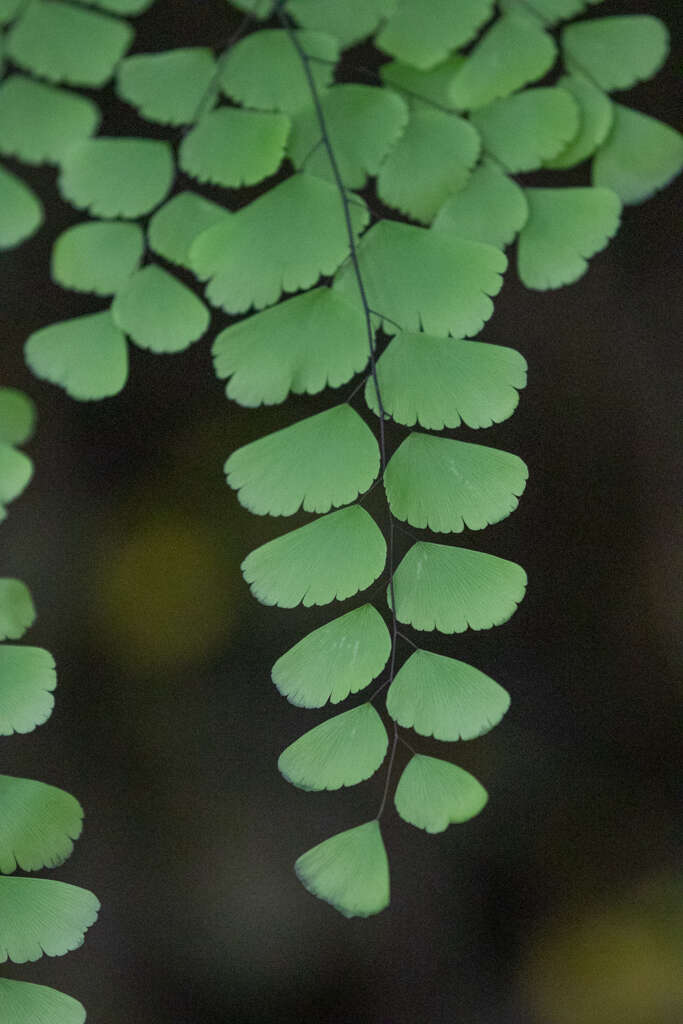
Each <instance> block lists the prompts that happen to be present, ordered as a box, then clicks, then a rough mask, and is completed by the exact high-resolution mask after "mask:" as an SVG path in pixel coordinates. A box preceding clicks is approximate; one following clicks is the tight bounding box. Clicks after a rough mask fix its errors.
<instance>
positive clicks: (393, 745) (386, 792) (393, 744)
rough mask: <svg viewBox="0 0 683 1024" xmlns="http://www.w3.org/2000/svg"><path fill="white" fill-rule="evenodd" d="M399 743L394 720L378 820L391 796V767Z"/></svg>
mask: <svg viewBox="0 0 683 1024" xmlns="http://www.w3.org/2000/svg"><path fill="white" fill-rule="evenodd" d="M397 743H398V726H397V725H396V722H394V735H393V738H392V741H391V753H390V754H389V767H388V768H387V777H386V781H385V783H384V792H383V793H382V802H381V804H380V805H379V810H378V812H377V821H379V819H380V818H381V817H382V814H383V813H384V808H385V806H386V802H387V797H388V796H389V784H390V782H391V769H392V768H393V767H394V758H395V757H396V745H397Z"/></svg>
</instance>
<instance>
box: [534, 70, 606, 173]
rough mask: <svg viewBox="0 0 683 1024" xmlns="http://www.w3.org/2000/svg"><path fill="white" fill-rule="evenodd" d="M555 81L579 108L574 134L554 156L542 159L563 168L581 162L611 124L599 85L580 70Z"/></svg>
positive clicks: (555, 166) (603, 139) (549, 164)
mask: <svg viewBox="0 0 683 1024" xmlns="http://www.w3.org/2000/svg"><path fill="white" fill-rule="evenodd" d="M557 84H558V85H559V86H560V88H562V89H563V90H565V91H566V92H570V93H571V94H572V96H573V97H574V99H575V101H576V103H577V105H578V108H579V131H578V134H577V136H576V138H574V139H572V140H571V141H570V142H569V143H568V145H567V146H566V147H565V148H564V149H562V150H560V152H559V153H558V155H557V156H556V157H553V158H551V159H550V160H546V161H545V165H546V167H552V168H553V169H559V170H563V169H564V168H566V167H575V166H576V164H580V163H583V161H584V160H587V159H588V157H589V156H592V154H593V153H594V152H595V150H596V149H597V148H598V146H599V145H600V144H601V143H602V142H604V141H605V138H606V136H607V133H608V132H609V130H610V127H611V125H612V104H611V102H610V100H609V97H608V96H606V95H605V93H604V92H603V91H602V89H598V87H597V86H596V85H594V84H593V82H591V81H590V79H588V78H584V77H583V75H581V74H573V75H565V76H564V77H563V78H561V79H560V80H559V82H558V83H557Z"/></svg>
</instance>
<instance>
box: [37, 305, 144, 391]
mask: <svg viewBox="0 0 683 1024" xmlns="http://www.w3.org/2000/svg"><path fill="white" fill-rule="evenodd" d="M24 353H25V357H26V362H27V364H28V365H29V367H30V368H31V370H32V371H33V373H35V375H36V377H40V378H42V379H43V380H49V381H50V383H51V384H57V385H58V386H59V387H62V388H64V390H65V391H66V393H67V394H68V395H71V397H72V398H77V399H78V400H79V401H91V400H94V399H99V398H108V397H109V396H110V395H117V394H118V393H119V391H120V390H121V388H122V387H123V386H124V384H125V383H126V380H127V378H128V346H127V344H126V339H125V336H124V334H123V332H122V331H120V330H119V329H118V327H117V326H116V324H115V323H114V321H113V320H112V317H111V313H110V312H109V310H108V309H107V310H105V311H104V312H102V313H90V314H87V315H86V316H77V317H74V318H73V319H72V320H62V321H61V322H59V323H56V324H50V325H49V326H48V327H41V328H40V330H38V331H34V332H33V334H31V335H30V336H29V338H28V340H27V342H26V345H25V348H24Z"/></svg>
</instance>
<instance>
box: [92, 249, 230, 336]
mask: <svg viewBox="0 0 683 1024" xmlns="http://www.w3.org/2000/svg"><path fill="white" fill-rule="evenodd" d="M111 315H112V319H113V321H114V323H115V324H116V325H117V327H120V328H121V330H122V331H125V332H126V334H128V335H129V336H130V338H131V340H132V341H134V342H135V344H136V345H138V346H139V347H140V348H147V349H151V350H152V352H182V351H183V349H186V348H187V347H188V346H189V345H191V344H192V342H194V341H198V339H199V338H201V336H202V334H204V332H205V330H206V329H207V327H208V326H209V320H210V316H209V311H208V309H207V308H206V306H205V305H204V303H203V302H202V300H201V299H198V298H197V296H196V295H195V294H194V292H192V291H190V289H189V288H188V287H187V285H184V284H182V282H181V281H178V279H177V278H175V277H174V276H173V274H169V272H168V271H167V270H163V269H162V268H161V267H158V266H156V264H153V263H152V264H149V265H148V266H146V267H143V268H142V270H138V271H137V272H136V273H135V274H134V275H133V276H132V277H131V278H129V279H128V281H127V282H126V284H124V286H123V287H122V288H121V290H120V291H119V292H118V293H117V295H116V297H115V299H114V301H113V302H112V306H111Z"/></svg>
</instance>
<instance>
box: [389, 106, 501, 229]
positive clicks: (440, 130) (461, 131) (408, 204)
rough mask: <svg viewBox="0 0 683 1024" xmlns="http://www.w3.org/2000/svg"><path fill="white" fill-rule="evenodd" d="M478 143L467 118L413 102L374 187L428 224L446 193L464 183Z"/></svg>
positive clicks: (398, 207)
mask: <svg viewBox="0 0 683 1024" xmlns="http://www.w3.org/2000/svg"><path fill="white" fill-rule="evenodd" d="M480 148H481V143H480V140H479V135H478V134H477V132H476V131H475V129H474V128H473V127H472V125H471V124H470V123H469V121H465V120H464V119H463V118H461V117H458V116H457V115H456V114H451V113H445V112H444V111H442V110H433V109H431V108H430V107H426V106H425V105H424V104H422V103H414V104H413V106H412V109H411V112H410V120H409V122H408V127H407V129H406V131H405V132H404V134H403V135H402V136H401V138H400V139H399V141H398V143H397V144H396V145H395V146H394V148H393V149H392V151H391V152H390V154H389V156H388V157H387V159H386V160H385V161H384V163H383V164H382V167H381V168H380V171H379V175H378V177H377V193H378V195H379V197H380V199H381V200H382V201H383V202H385V203H387V204H388V205H389V206H394V207H396V209H398V210H400V211H401V212H402V213H405V214H407V215H408V216H409V217H412V219H413V220H419V221H422V222H423V223H425V224H429V223H430V222H431V221H432V220H433V218H434V215H435V214H436V212H437V210H438V209H439V207H440V206H441V205H442V204H443V203H444V201H445V200H446V199H447V198H448V196H449V195H451V193H453V192H457V191H458V190H459V189H461V188H463V187H464V185H465V184H466V183H467V179H468V178H469V176H470V172H471V170H472V168H473V167H474V165H475V163H476V162H477V158H478V156H479V150H480Z"/></svg>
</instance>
